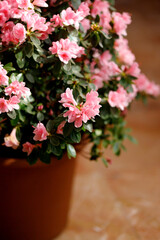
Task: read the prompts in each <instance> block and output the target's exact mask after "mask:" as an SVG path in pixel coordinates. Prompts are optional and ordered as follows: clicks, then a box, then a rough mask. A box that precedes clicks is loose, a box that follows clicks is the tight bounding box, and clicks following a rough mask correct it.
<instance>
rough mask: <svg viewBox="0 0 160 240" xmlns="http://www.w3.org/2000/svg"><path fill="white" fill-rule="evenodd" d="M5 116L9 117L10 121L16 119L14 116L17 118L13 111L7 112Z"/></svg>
mask: <svg viewBox="0 0 160 240" xmlns="http://www.w3.org/2000/svg"><path fill="white" fill-rule="evenodd" d="M7 115H8V117H10V118H11V119H16V116H17V114H16V111H15V110H13V111H11V112H8V113H7Z"/></svg>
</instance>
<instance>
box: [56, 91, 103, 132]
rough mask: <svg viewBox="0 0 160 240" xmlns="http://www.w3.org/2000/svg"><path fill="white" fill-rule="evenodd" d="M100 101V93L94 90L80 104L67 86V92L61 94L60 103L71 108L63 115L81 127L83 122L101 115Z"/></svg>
mask: <svg viewBox="0 0 160 240" xmlns="http://www.w3.org/2000/svg"><path fill="white" fill-rule="evenodd" d="M100 101H101V99H100V98H98V93H97V92H96V91H93V90H92V91H91V92H90V93H87V95H86V102H85V103H84V104H83V103H81V104H80V105H78V104H77V102H76V101H75V99H74V97H73V94H72V90H71V89H69V88H67V89H66V92H65V93H62V94H61V101H60V103H62V105H63V106H64V107H67V108H69V110H68V111H67V112H66V113H64V115H63V116H64V117H68V122H69V123H71V122H74V125H75V127H76V128H79V127H81V126H82V123H83V122H84V123H86V122H87V121H88V120H90V119H92V118H94V117H95V116H96V115H99V109H100V107H101V105H100V104H99V103H100Z"/></svg>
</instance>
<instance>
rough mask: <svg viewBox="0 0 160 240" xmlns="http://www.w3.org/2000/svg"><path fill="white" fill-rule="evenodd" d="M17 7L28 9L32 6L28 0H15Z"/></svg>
mask: <svg viewBox="0 0 160 240" xmlns="http://www.w3.org/2000/svg"><path fill="white" fill-rule="evenodd" d="M16 1H17V3H18V7H19V8H23V9H28V8H33V5H32V4H31V2H30V0H16Z"/></svg>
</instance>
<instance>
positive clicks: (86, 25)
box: [81, 18, 91, 33]
mask: <svg viewBox="0 0 160 240" xmlns="http://www.w3.org/2000/svg"><path fill="white" fill-rule="evenodd" d="M81 24H82V27H83V29H84V32H85V33H86V32H87V31H88V30H89V29H90V27H91V23H90V21H89V19H86V18H85V19H83V20H82V21H81Z"/></svg>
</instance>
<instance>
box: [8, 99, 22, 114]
mask: <svg viewBox="0 0 160 240" xmlns="http://www.w3.org/2000/svg"><path fill="white" fill-rule="evenodd" d="M18 103H20V100H19V98H18V97H17V96H13V97H11V98H10V99H9V100H8V101H7V104H8V110H9V111H13V109H16V110H18V109H19V105H18Z"/></svg>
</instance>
